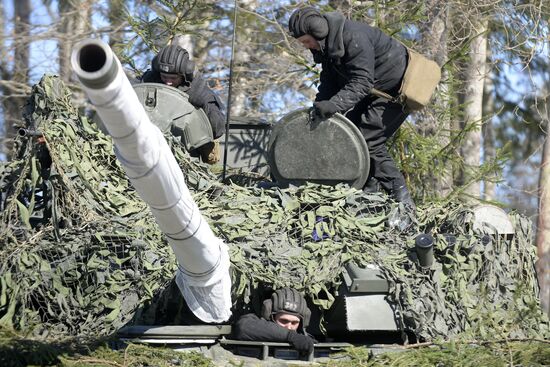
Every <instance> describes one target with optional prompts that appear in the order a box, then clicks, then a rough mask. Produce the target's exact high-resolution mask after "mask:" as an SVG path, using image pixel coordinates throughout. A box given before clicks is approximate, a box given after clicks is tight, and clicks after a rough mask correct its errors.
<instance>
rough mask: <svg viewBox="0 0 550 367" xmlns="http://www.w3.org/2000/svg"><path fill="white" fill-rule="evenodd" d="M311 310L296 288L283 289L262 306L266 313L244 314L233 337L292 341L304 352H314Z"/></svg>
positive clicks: (291, 342) (294, 345)
mask: <svg viewBox="0 0 550 367" xmlns="http://www.w3.org/2000/svg"><path fill="white" fill-rule="evenodd" d="M310 316H311V311H310V310H309V308H308V306H307V303H306V300H305V298H304V296H302V295H301V294H300V293H299V292H298V291H297V290H295V289H292V288H282V289H279V290H277V291H275V292H273V294H272V295H271V298H269V299H266V300H265V301H264V302H263V305H262V315H261V317H258V316H257V315H255V314H253V313H250V314H246V315H244V316H241V317H240V318H239V319H238V320H237V322H236V323H235V325H234V326H233V337H234V338H235V339H239V340H248V341H272V342H288V343H290V344H291V345H292V346H293V347H294V348H295V349H296V350H297V351H299V352H300V354H302V355H309V354H310V353H311V352H312V351H313V343H314V340H313V339H312V338H311V337H310V336H309V335H308V334H307V332H306V327H307V326H308V324H309V319H310Z"/></svg>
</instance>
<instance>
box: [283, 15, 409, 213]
mask: <svg viewBox="0 0 550 367" xmlns="http://www.w3.org/2000/svg"><path fill="white" fill-rule="evenodd" d="M288 28H289V31H290V33H291V35H292V36H293V37H294V38H296V39H298V41H299V42H300V43H301V44H302V45H303V46H304V47H306V48H307V49H309V50H310V51H311V52H312V54H313V60H314V61H315V63H317V64H319V63H320V64H321V65H322V71H321V76H320V84H319V92H318V93H317V95H316V98H315V102H314V104H313V109H314V110H313V111H314V116H316V117H317V118H319V119H320V120H323V119H325V118H329V117H330V116H332V115H333V114H335V113H337V112H339V113H342V114H345V116H346V117H347V118H349V119H350V120H351V121H352V122H353V123H354V124H355V125H356V126H357V127H359V129H360V131H361V133H362V134H363V136H364V138H365V140H366V142H367V145H368V147H369V154H370V158H371V170H370V174H369V180H368V181H367V185H366V186H365V188H364V190H365V191H375V190H376V189H377V188H378V186H381V187H382V188H383V189H384V190H385V191H386V192H388V193H389V194H390V195H391V196H393V198H394V199H395V200H396V201H399V202H403V203H404V204H405V206H406V207H408V208H409V209H411V210H412V211H414V209H415V205H414V202H413V201H412V199H411V196H410V194H409V191H408V190H407V187H406V185H405V179H404V177H403V174H402V173H401V172H400V171H399V169H398V168H397V167H396V165H395V162H394V161H393V159H392V158H391V156H390V155H389V153H388V150H387V148H386V145H385V143H386V140H387V139H388V138H389V137H390V136H392V135H393V134H394V133H395V132H396V131H397V129H398V128H399V127H400V126H401V124H402V123H403V122H404V121H405V119H406V118H407V116H408V111H407V109H406V108H404V106H402V105H401V104H400V103H397V102H394V101H392V100H388V99H386V98H382V97H378V96H376V95H373V94H371V91H372V89H373V88H376V89H377V90H380V91H382V92H385V93H387V94H389V95H390V96H393V97H395V96H397V95H398V93H399V89H400V86H401V83H402V80H403V75H404V73H405V69H406V67H407V61H408V53H407V49H406V48H405V46H403V45H402V44H401V43H400V42H399V41H397V40H395V39H393V38H391V37H389V36H388V35H386V34H384V33H383V32H382V31H381V30H380V29H378V28H375V27H371V26H369V25H368V24H364V23H360V22H355V21H352V20H348V19H346V18H345V17H344V15H343V14H341V13H339V12H330V13H326V14H321V13H320V12H319V11H318V10H317V9H315V8H313V7H305V8H301V9H297V10H295V11H294V12H293V13H292V15H291V17H290V20H289V24H288Z"/></svg>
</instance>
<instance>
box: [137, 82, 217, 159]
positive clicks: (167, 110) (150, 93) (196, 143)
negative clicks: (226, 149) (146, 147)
mask: <svg viewBox="0 0 550 367" xmlns="http://www.w3.org/2000/svg"><path fill="white" fill-rule="evenodd" d="M133 88H134V91H135V92H136V95H137V97H138V100H139V102H140V103H141V104H142V105H143V107H144V109H145V112H146V113H147V116H149V119H150V120H151V122H152V123H153V124H155V125H156V126H157V127H158V128H159V129H160V130H161V131H162V132H163V133H167V132H171V133H172V134H174V135H175V136H179V137H181V139H182V142H183V143H184V145H185V147H186V149H187V150H193V149H196V148H197V147H200V146H201V145H203V144H206V143H208V142H210V141H212V140H213V135H212V127H211V125H210V121H209V120H208V117H207V116H206V114H205V113H204V111H203V110H202V109H200V108H195V107H194V106H193V105H192V104H191V103H190V102H189V96H188V95H187V94H186V93H184V92H183V91H181V90H179V89H177V88H173V87H169V86H167V85H164V84H160V83H140V84H135V85H133Z"/></svg>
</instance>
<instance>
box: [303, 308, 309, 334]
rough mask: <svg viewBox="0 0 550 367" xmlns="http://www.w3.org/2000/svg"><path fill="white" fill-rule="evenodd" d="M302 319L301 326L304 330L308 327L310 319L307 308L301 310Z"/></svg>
mask: <svg viewBox="0 0 550 367" xmlns="http://www.w3.org/2000/svg"><path fill="white" fill-rule="evenodd" d="M303 317H304V318H303V319H302V324H303V326H304V329H305V328H307V327H308V326H309V320H310V319H311V311H310V309H309V307H307V306H306V307H304V310H303Z"/></svg>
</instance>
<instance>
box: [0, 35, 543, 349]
mask: <svg viewBox="0 0 550 367" xmlns="http://www.w3.org/2000/svg"><path fill="white" fill-rule="evenodd" d="M88 47H90V48H88ZM73 64H76V65H77V66H78V67H79V68H80V69H82V71H80V70H78V72H77V75H78V77H79V79H80V80H81V81H82V82H83V84H84V86H85V89H86V90H87V91H88V93H91V96H90V98H91V100H92V103H93V104H94V105H95V106H96V108H97V110H98V111H99V113H100V115H101V119H102V121H104V122H105V125H106V131H107V132H109V134H110V135H111V136H106V135H105V134H103V133H102V132H101V131H99V130H98V129H97V128H96V127H95V126H94V125H93V123H91V122H90V121H89V120H88V119H87V118H86V117H84V116H81V115H79V113H78V111H77V110H76V108H75V107H74V106H72V105H71V102H70V98H69V96H70V92H69V91H68V89H66V88H65V87H64V86H63V83H62V82H61V81H60V80H59V79H58V78H55V77H51V76H46V77H44V78H43V79H42V80H41V81H40V83H38V84H37V85H36V86H35V87H34V88H33V95H32V98H31V99H30V100H29V104H28V106H27V107H26V109H25V111H26V112H25V121H26V126H25V127H24V129H25V130H23V131H22V133H21V134H19V136H18V137H17V141H16V143H17V144H16V147H17V148H18V149H17V152H16V154H15V158H14V159H13V160H12V161H10V162H7V163H6V164H2V165H0V185H1V186H0V188H1V190H0V194H1V205H0V208H2V212H1V214H2V223H3V226H2V229H3V231H2V232H0V250H1V251H0V256H1V260H2V261H0V294H2V295H3V296H2V297H0V318H1V319H2V321H3V322H4V323H7V324H10V325H13V326H14V328H17V329H18V330H24V331H25V332H33V333H34V334H35V335H37V336H40V337H43V338H45V339H48V337H51V336H54V337H59V336H79V337H85V336H88V337H89V336H94V337H97V336H104V335H112V334H115V333H117V334H118V335H119V337H120V339H121V340H123V341H127V340H133V341H139V342H143V343H150V344H162V345H170V346H173V347H174V348H183V347H185V348H188V347H191V346H206V347H209V348H214V347H215V346H223V347H224V348H227V349H230V350H233V351H235V352H237V351H239V352H241V353H249V354H250V355H255V356H256V357H257V358H260V359H261V358H271V357H273V356H275V357H276V358H278V359H279V358H290V359H293V358H297V355H296V354H295V353H294V354H293V353H292V350H291V348H290V347H289V345H286V344H284V343H283V345H281V344H277V343H269V342H260V343H255V342H248V343H247V342H240V341H235V340H232V339H231V321H232V320H233V319H231V318H229V320H227V315H226V313H225V311H224V310H227V306H228V304H229V305H230V307H231V311H232V313H233V314H232V316H231V317H237V316H238V315H239V313H244V312H259V309H258V305H260V304H261V300H262V298H264V297H266V296H267V295H269V293H270V292H271V291H272V290H273V289H275V288H278V287H282V286H289V285H290V286H294V287H295V288H297V289H298V290H300V291H302V292H304V294H306V295H307V298H308V301H309V305H310V308H311V309H312V311H313V315H312V320H311V324H310V325H311V327H310V328H308V331H309V332H310V333H312V334H313V335H314V336H315V337H316V339H317V340H318V341H319V343H318V344H317V345H316V347H315V353H314V354H313V355H311V356H308V358H315V357H320V356H323V355H325V356H326V355H328V354H329V353H331V352H332V351H334V350H336V349H338V348H342V347H345V346H349V345H351V344H353V345H367V346H369V347H371V348H374V347H373V345H379V344H386V343H400V344H405V343H410V342H414V341H432V340H437V339H438V338H449V337H452V336H454V335H458V334H459V333H462V332H464V331H465V330H468V331H469V332H471V333H473V334H472V335H477V336H480V337H481V334H482V333H483V332H484V330H485V332H489V333H494V335H497V333H498V335H503V337H504V336H506V337H510V338H521V337H529V338H543V337H545V336H544V335H543V334H544V333H545V332H547V328H545V325H547V323H546V322H547V321H545V318H544V316H543V315H542V313H540V312H539V311H538V310H539V308H537V307H538V303H537V302H538V298H537V297H538V284H537V281H536V274H535V272H534V267H533V266H532V265H533V263H534V261H535V255H534V252H533V251H532V250H533V247H532V236H531V233H532V232H531V231H532V226H531V223H530V222H529V221H528V220H527V219H526V218H524V217H522V216H520V215H517V214H515V213H505V212H503V210H502V209H500V208H495V207H489V208H488V207H483V208H477V207H476V206H471V205H466V204H465V203H461V202H448V203H445V204H444V205H443V204H441V203H430V204H429V205H421V206H419V209H418V214H417V215H418V221H416V222H414V223H413V224H414V225H413V226H411V227H410V228H408V229H407V230H406V231H399V230H397V229H395V228H390V227H389V226H388V222H389V219H391V218H392V217H393V216H395V215H397V214H399V210H400V208H399V205H397V204H396V203H393V202H392V201H391V200H389V198H388V197H387V196H386V195H384V194H383V193H379V194H376V193H374V194H367V193H364V192H362V191H361V190H359V188H360V187H361V186H362V184H363V180H364V178H365V175H366V174H368V165H367V162H368V156H367V153H366V152H367V149H366V146H365V145H363V144H362V143H361V140H358V137H357V135H356V134H355V133H354V129H353V127H351V126H349V124H348V122H349V121H347V120H346V119H345V117H343V116H335V117H334V118H333V119H331V120H328V121H321V122H319V123H318V124H317V125H315V124H312V122H311V121H309V115H308V110H307V109H302V110H299V111H293V112H291V113H290V114H289V115H287V116H284V117H283V118H282V119H281V120H280V121H279V122H277V123H274V124H273V125H270V124H265V123H262V122H255V121H236V120H235V121H233V122H232V123H231V125H230V130H229V131H230V136H228V142H229V144H228V145H227V151H228V157H227V158H228V159H227V161H228V163H229V165H230V166H231V167H232V168H235V170H237V171H242V172H243V173H246V172H254V173H260V176H261V177H258V180H256V181H252V182H247V183H246V184H242V185H238V184H237V183H236V182H237V181H236V180H233V181H231V182H230V183H229V184H226V183H223V182H220V180H219V175H218V174H217V173H216V172H212V170H210V168H209V167H207V166H206V165H204V164H202V163H201V162H200V161H198V160H196V159H194V158H193V157H191V156H190V155H189V154H188V153H189V152H188V150H189V145H188V144H186V143H185V142H184V141H182V139H181V136H174V134H172V133H171V131H168V129H167V126H169V125H170V124H172V123H173V121H174V120H178V117H177V116H179V113H180V112H178V110H177V109H175V110H174V111H175V112H174V113H170V114H169V116H170V117H169V119H170V120H171V122H170V123H163V122H162V121H160V122H158V123H157V126H158V127H157V128H155V129H153V128H151V126H153V124H151V123H149V122H148V121H147V120H148V114H147V112H146V111H147V106H146V105H147V103H148V102H147V100H148V99H149V102H151V100H150V98H149V97H151V94H153V95H154V94H155V93H156V95H157V97H158V95H159V93H164V91H165V90H164V87H162V88H158V87H157V86H152V87H150V88H153V89H148V88H149V87H148V86H143V85H142V86H141V87H142V88H145V89H144V92H143V94H142V97H141V99H140V97H139V96H138V94H136V91H135V88H134V87H132V86H131V85H130V84H129V83H128V82H127V81H125V80H124V78H123V77H122V75H121V73H120V70H121V69H120V65H119V63H118V61H117V60H116V58H113V57H112V53H111V51H110V49H109V48H108V46H107V45H105V44H104V43H102V42H100V41H88V43H86V42H85V43H83V44H81V45H79V46H78V48H77V51H76V55H75V56H74V62H73ZM77 69H78V68H77ZM115 80H117V81H120V82H121V85H123V89H121V90H118V88H119V87H120V85H119V86H116V88H115V85H111V83H112V82H113V81H115ZM117 83H118V82H117ZM111 87H112V90H110V88H111ZM104 88H107V89H109V93H115V94H116V91H117V90H118V91H119V92H120V100H118V99H117V98H115V97H113V98H110V97H109V96H110V95H109V94H108V93H107V92H106V91H105V90H104ZM94 91H95V92H94ZM148 91H151V92H150V93H149V92H148ZM147 96H149V97H147ZM173 96H174V98H175V99H176V100H178V101H179V100H181V101H182V105H183V103H184V102H186V100H185V96H184V95H179V94H178V93H175V94H173ZM170 98H171V97H170ZM157 102H159V101H158V100H157V101H156V102H155V103H157ZM155 103H149V104H150V107H154V106H158V104H155ZM116 106H119V107H116ZM140 121H141V123H143V121H146V124H145V125H144V126H148V129H149V130H147V131H146V132H145V133H144V132H142V131H139V130H138V133H137V134H134V128H135V126H136V125H137V124H138V122H140ZM324 123H327V124H326V126H323V124H324ZM192 124H193V123H192ZM163 126H164V128H163ZM161 130H163V131H164V133H165V134H164V138H163V139H164V140H162V139H160V135H159V134H160V133H161V132H162V131H161ZM197 131H202V130H201V128H198V129H197ZM308 134H309V135H308ZM131 135H136V136H138V137H139V138H138V139H137V140H138V141H137V142H136V140H132V139H134V138H129V137H130V136H131ZM197 135H203V134H202V133H199V134H197ZM333 136H334V139H333ZM113 137H114V138H113ZM153 138H154V139H157V140H155V141H156V142H157V143H158V144H153V146H151V145H147V147H148V148H151V149H139V148H138V147H139V144H138V142H139V140H140V139H143V140H144V141H147V140H148V139H153ZM307 139H309V140H307ZM222 140H223V138H222ZM163 141H165V143H163ZM304 141H308V144H305V145H307V149H300V145H304V144H300V142H304ZM343 142H346V143H345V144H344V143H343ZM125 143H128V144H125ZM165 144H166V145H165ZM350 146H351V147H352V150H351V153H350V151H349V147H350ZM344 148H345V149H346V151H345V152H343V149H344ZM332 151H334V152H335V153H334V154H328V155H324V156H322V159H320V155H321V154H325V153H326V152H332ZM230 154H231V156H229V155H230ZM298 155H299V156H300V159H299V160H293V159H292V157H296V156H298ZM351 157H353V159H352V158H351ZM319 159H320V161H321V163H322V165H321V166H316V165H317V164H318V160H319ZM144 160H145V161H148V160H151V162H153V163H151V164H150V165H148V166H147V165H145V167H147V168H146V169H145V170H144V171H143V170H142V171H140V172H136V170H137V169H139V167H142V169H143V164H144V163H143V161H144ZM136 162H138V163H137V164H136ZM154 162H162V163H159V164H161V165H164V164H165V165H166V168H167V169H161V170H159V171H160V172H157V171H156V168H155V167H156V166H155V164H154ZM285 162H287V163H285ZM357 162H359V163H360V162H363V163H361V164H357V166H356V169H355V170H351V169H350V166H353V165H354V164H355V163H357ZM149 163H150V162H149ZM350 163H351V164H350ZM340 165H347V166H346V167H344V166H342V167H340ZM325 166H326V167H325ZM268 167H269V168H268ZM312 167H314V168H315V169H312ZM325 169H326V170H325ZM162 172H164V173H166V172H169V174H168V175H164V174H163V173H162ZM178 172H179V173H178ZM180 174H181V175H183V180H182V176H181V175H180ZM128 176H129V177H130V179H128ZM287 186H288V187H287ZM170 187H171V188H172V189H174V190H165V189H166V188H170ZM180 197H182V198H184V200H183V203H182V207H178V206H177V204H176V206H173V204H174V203H175V202H177V203H179V200H178V201H176V200H175V199H176V198H178V199H179V198H180ZM172 199H173V200H172ZM172 208H179V209H177V210H176V209H174V210H173V211H170V210H171V209H172ZM165 209H169V210H168V211H166V210H165ZM180 209H181V210H180ZM188 209H191V210H188ZM190 212H192V213H193V214H192V215H190V214H189V213H190ZM496 218H498V221H497V220H496ZM181 223H189V224H190V226H191V227H189V228H187V227H186V228H181V226H180V225H181ZM178 226H179V227H178ZM182 230H183V232H185V233H187V235H190V236H187V235H185V236H181V237H179V236H178V234H179V233H180V232H181V231H182ZM186 231H187V232H186ZM183 232H182V233H183ZM222 242H223V244H222ZM224 244H225V245H227V248H225V247H224ZM195 250H196V251H195ZM189 254H191V255H189ZM226 254H227V255H228V256H226ZM218 260H219V261H218ZM211 269H214V271H212V272H210V270H211ZM228 279H229V282H228V281H227V280H228ZM216 285H219V286H220V287H221V290H222V291H221V292H217V291H214V287H215V286H216ZM231 285H232V288H231V294H230V296H231V297H230V299H229V300H227V298H226V297H225V295H228V294H229V293H228V292H227V290H228V289H229V286H231ZM219 289H220V288H218V290H219ZM195 293H202V294H207V295H208V294H209V295H212V294H211V293H217V294H218V295H219V294H221V295H222V299H223V301H222V302H221V303H220V304H223V305H224V306H223V307H222V310H221V311H220V314H219V318H217V320H218V321H216V322H214V323H211V322H210V323H209V324H205V323H204V321H207V322H208V321H209V320H208V319H207V318H204V315H205V313H204V312H203V311H205V310H206V309H207V308H208V304H201V303H200V302H199V301H200V300H197V296H196V295H195V300H197V304H198V305H197V304H195V303H194V302H193V301H194V299H193V297H194V294H195ZM215 296H216V295H212V297H210V296H209V297H208V299H209V300H211V299H214V298H213V297H215ZM184 297H185V298H184ZM199 297H200V296H199ZM186 300H187V301H186ZM518 300H521V303H520V302H519V301H518ZM210 303H212V302H210ZM193 305H195V306H193ZM201 308H202V309H203V310H202V311H201V310H200V309H201ZM514 310H515V311H518V312H517V313H514V312H515V311H514ZM527 311H529V312H530V313H529V315H530V317H524V316H525V314H526V313H525V312H527ZM205 312H206V313H208V312H207V310H206V311H205ZM215 312H216V310H211V312H210V314H211V315H212V314H215ZM201 315H202V316H203V321H200V320H201ZM197 318H198V319H197ZM220 320H221V321H220ZM488 320H489V321H491V322H490V323H489V324H490V325H492V327H495V326H498V325H499V323H502V322H504V321H503V320H507V321H506V325H505V327H506V333H507V334H502V332H503V331H502V330H500V329H499V330H498V331H496V330H494V329H489V330H488V331H487V329H486V327H487V321H488ZM480 325H481V326H483V328H481V326H480ZM484 328H485V329H484ZM476 333H477V334H476Z"/></svg>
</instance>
